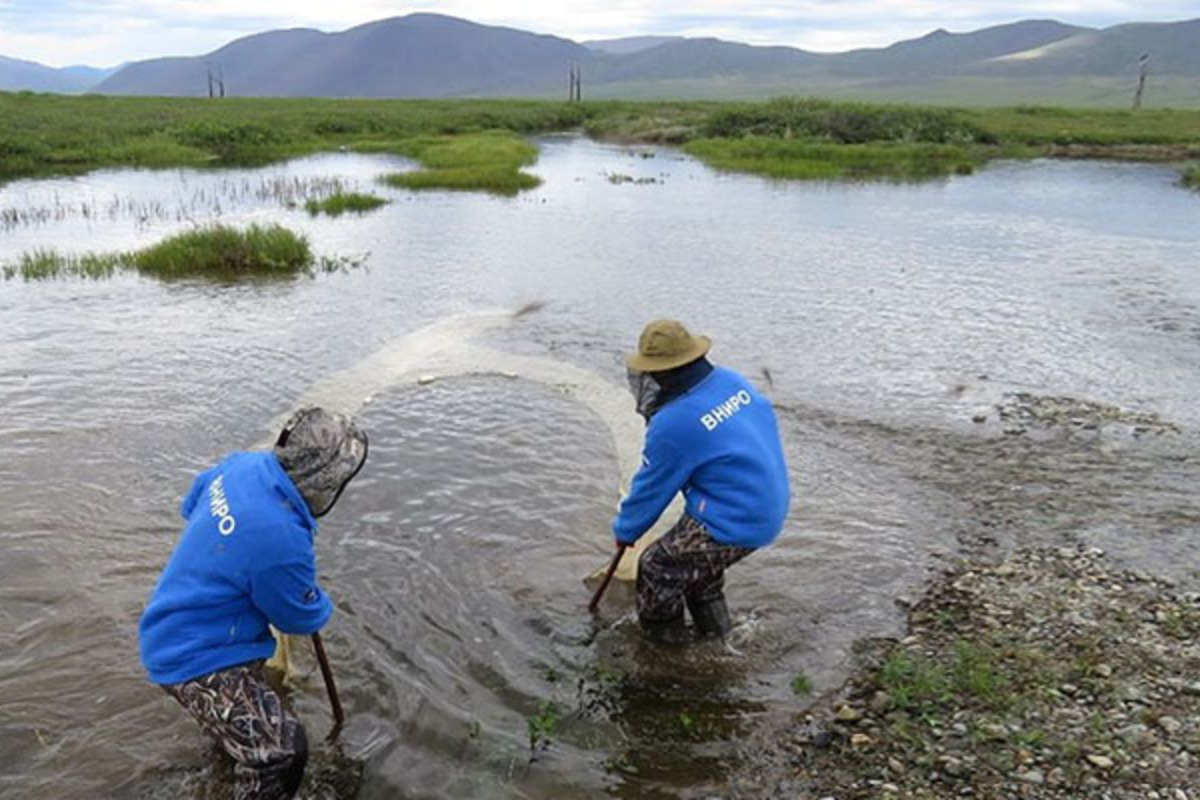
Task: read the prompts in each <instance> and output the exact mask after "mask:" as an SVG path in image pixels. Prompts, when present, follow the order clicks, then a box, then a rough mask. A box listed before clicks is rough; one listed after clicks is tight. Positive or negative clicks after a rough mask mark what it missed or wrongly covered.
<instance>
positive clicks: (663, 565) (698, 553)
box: [637, 514, 754, 622]
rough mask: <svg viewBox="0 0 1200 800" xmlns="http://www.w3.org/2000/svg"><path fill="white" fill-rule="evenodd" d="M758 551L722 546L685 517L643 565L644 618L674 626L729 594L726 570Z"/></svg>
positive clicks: (640, 599)
mask: <svg viewBox="0 0 1200 800" xmlns="http://www.w3.org/2000/svg"><path fill="white" fill-rule="evenodd" d="M753 552H754V550H753V549H751V548H746V547H734V546H732V545H728V544H721V543H720V542H718V541H717V540H716V539H714V538H712V536H710V535H709V533H708V531H707V530H705V528H704V525H703V524H702V523H701V522H699V521H697V520H695V519H693V518H692V517H689V516H688V515H687V514H684V515H683V516H682V517H680V519H679V522H677V523H675V526H674V527H673V528H671V530H669V531H667V532H666V533H664V534H663V535H662V537H661V538H660V539H658V541H656V542H654V543H653V544H651V545H650V546H649V547H647V548H646V551H645V552H644V553H642V557H641V559H640V560H639V561H638V576H637V609H638V618H639V619H642V620H647V621H651V622H668V621H670V620H674V619H682V618H683V606H684V603H685V602H686V603H687V605H688V607H689V608H694V607H695V606H696V605H699V604H703V603H706V602H708V601H710V600H716V599H718V598H720V597H721V596H722V595H723V594H724V590H725V568H726V567H728V566H729V565H731V564H734V563H736V562H738V561H741V560H742V559H743V558H745V557H746V556H748V555H750V554H751V553H753Z"/></svg>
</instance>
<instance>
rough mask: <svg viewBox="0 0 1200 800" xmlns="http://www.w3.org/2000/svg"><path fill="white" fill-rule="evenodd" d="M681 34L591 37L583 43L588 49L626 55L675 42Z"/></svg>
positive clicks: (680, 37)
mask: <svg viewBox="0 0 1200 800" xmlns="http://www.w3.org/2000/svg"><path fill="white" fill-rule="evenodd" d="M682 38H683V37H682V36H627V37H625V38H624V39H593V40H591V41H587V42H584V43H583V46H584V47H586V48H588V49H589V50H595V51H597V52H600V53H611V54H612V55H618V56H621V55H628V54H629V53H636V52H638V51H639V50H649V49H650V48H651V47H658V46H659V45H660V44H666V43H667V42H676V41H679V40H680V39H682Z"/></svg>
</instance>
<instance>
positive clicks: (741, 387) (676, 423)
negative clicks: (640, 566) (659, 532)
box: [613, 367, 790, 547]
mask: <svg viewBox="0 0 1200 800" xmlns="http://www.w3.org/2000/svg"><path fill="white" fill-rule="evenodd" d="M680 490H682V491H683V493H684V497H685V498H686V504H685V508H686V511H687V513H688V514H689V515H690V516H692V517H694V518H695V519H697V520H699V521H700V522H702V523H704V526H705V527H706V528H707V529H708V532H709V533H710V534H711V535H712V537H713V538H714V539H716V540H717V541H719V542H721V543H723V544H730V545H735V546H737V547H764V546H766V545H768V544H770V543H771V542H773V541H775V537H776V536H778V535H779V531H780V530H781V529H782V528H783V520H784V518H785V517H787V512H788V502H789V499H790V498H789V489H788V472H787V464H786V463H785V461H784V458H783V447H782V445H781V443H780V441H779V428H778V425H777V424H776V422H775V412H774V410H773V409H772V408H771V404H770V401H768V400H767V399H766V398H765V397H763V396H762V395H761V394H759V393H758V391H756V390H755V388H754V387H753V386H751V385H750V383H749V382H748V381H747V380H746V379H745V378H743V377H742V376H741V375H739V374H737V373H736V372H734V371H733V370H730V369H723V368H721V367H717V368H716V369H714V370H713V371H712V372H711V373H710V374H709V375H708V377H706V378H704V379H703V380H702V381H700V383H698V384H696V385H695V386H693V387H692V388H691V389H690V390H688V391H687V392H686V393H684V394H683V395H680V396H679V397H677V398H675V399H674V400H671V401H670V402H668V403H667V404H666V405H664V406H663V407H662V408H660V409H659V410H658V411H657V412H656V413H655V414H654V416H652V417H651V418H650V423H649V424H648V425H647V426H646V443H645V447H644V448H643V451H642V467H641V469H639V470H638V472H637V475H635V476H634V478H633V485H632V486H631V487H630V489H629V495H628V496H627V497H626V498H625V500H624V501H622V503H621V510H620V512H619V513H618V514H617V518H616V519H615V520H613V533H614V534H615V535H616V537H617V541H620V542H626V543H629V544H632V543H633V542H636V541H637V540H638V538H639V537H640V536H641V535H642V534H643V533H645V532H646V531H647V530H648V529H649V528H650V526H651V525H653V524H654V522H655V520H657V519H658V517H659V515H660V514H662V512H663V510H664V509H665V508H666V507H667V505H668V504H670V502H671V498H673V497H674V496H675V493H676V492H678V491H680Z"/></svg>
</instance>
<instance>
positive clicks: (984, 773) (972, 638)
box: [731, 547, 1200, 800]
mask: <svg viewBox="0 0 1200 800" xmlns="http://www.w3.org/2000/svg"><path fill="white" fill-rule="evenodd" d="M908 622H909V626H908V634H907V635H906V636H905V637H904V638H903V639H900V640H886V641H874V642H868V643H865V644H864V645H863V647H862V648H861V651H860V653H859V666H858V668H857V669H856V670H855V672H854V673H853V676H852V677H851V679H850V681H849V682H848V683H847V684H846V686H845V687H844V689H843V690H842V691H841V692H839V693H838V694H837V696H836V697H827V698H824V699H823V700H822V701H820V702H818V703H817V705H816V706H815V707H814V708H813V709H812V711H811V712H810V714H809V716H808V719H807V724H802V725H800V726H798V728H797V729H796V730H794V731H793V732H791V734H789V735H788V736H785V737H783V739H782V740H776V742H774V743H773V744H772V745H771V752H770V754H766V753H763V752H761V751H760V753H759V756H758V758H757V761H758V766H757V767H756V768H755V769H754V772H753V773H747V774H745V775H744V776H742V777H741V778H740V779H739V780H736V781H735V782H734V783H733V786H732V787H731V788H732V789H733V791H734V792H735V796H739V797H789V798H810V797H811V798H817V799H820V800H825V799H826V798H836V800H852V799H858V798H962V797H972V798H997V799H998V798H1014V797H1015V798H1056V799H1058V798H1097V799H1106V800H1108V799H1111V800H1126V799H1128V800H1133V799H1134V798H1137V799H1138V800H1198V799H1200V595H1197V594H1195V593H1186V592H1181V591H1179V590H1178V589H1177V587H1176V585H1175V584H1173V583H1172V582H1170V581H1167V580H1163V579H1159V578H1155V577H1152V576H1150V575H1147V574H1144V573H1140V572H1131V571H1128V570H1123V569H1120V568H1116V567H1114V566H1113V565H1112V564H1110V563H1109V562H1108V561H1107V560H1106V558H1105V556H1104V554H1103V552H1102V551H1100V550H1098V549H1094V548H1090V549H1089V548H1084V547H1071V548H1036V549H1025V550H1021V551H1019V552H1017V553H1014V554H1013V555H1012V556H1010V557H1009V558H1008V559H1007V560H1006V561H1004V562H1002V563H999V564H981V563H968V564H962V565H960V566H958V567H957V568H955V569H953V570H952V571H950V572H949V573H947V574H946V575H945V576H943V578H942V579H940V580H938V581H936V582H935V583H934V584H933V586H932V587H931V589H930V590H929V591H928V592H927V593H926V595H925V596H924V598H923V599H922V600H921V601H920V602H919V603H917V604H916V605H914V606H913V607H912V608H910V609H909V619H908ZM764 763H765V764H770V765H771V767H770V768H768V769H764V768H762V767H763V764H764Z"/></svg>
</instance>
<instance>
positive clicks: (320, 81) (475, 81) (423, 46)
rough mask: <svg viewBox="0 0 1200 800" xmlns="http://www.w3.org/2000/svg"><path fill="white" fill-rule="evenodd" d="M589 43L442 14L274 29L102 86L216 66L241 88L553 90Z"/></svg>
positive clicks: (162, 90) (109, 90) (146, 82)
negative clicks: (334, 29) (329, 29)
mask: <svg viewBox="0 0 1200 800" xmlns="http://www.w3.org/2000/svg"><path fill="white" fill-rule="evenodd" d="M590 56H591V51H589V50H588V49H587V48H586V47H584V46H583V45H580V44H576V43H575V42H571V41H568V40H566V39H559V38H556V37H553V36H540V35H537V34H532V33H527V32H525V31H518V30H513V29H511V28H497V27H489V26H485V25H477V24H475V23H473V22H467V21H466V20H460V19H455V18H453V17H445V16H440V15H437V14H412V15H409V16H406V17H396V18H392V19H385V20H380V21H378V22H371V23H368V24H366V25H360V26H358V27H356V28H351V29H350V30H348V31H343V32H341V33H321V32H319V31H314V30H290V31H274V32H270V33H263V34H259V35H256V36H248V37H246V38H244V39H238V40H237V41H235V42H232V43H231V44H228V45H226V46H225V47H222V48H221V49H220V50H217V51H215V52H213V53H209V54H208V55H205V56H199V57H196V58H167V59H158V60H155V61H143V62H139V63H137V64H131V65H129V66H128V67H126V68H125V69H123V70H121V71H120V72H118V73H117V74H116V75H114V76H112V77H111V78H109V79H108V80H106V81H104V82H102V83H101V84H100V85H99V86H97V87H96V88H95V91H96V92H99V93H102V94H152V95H204V94H207V92H208V72H209V69H210V66H211V67H212V69H214V70H219V71H220V73H221V75H222V76H223V78H224V82H225V88H226V91H227V93H229V94H234V95H239V96H247V95H249V96H280V97H288V96H320V97H463V96H471V97H484V96H502V95H536V94H545V93H548V92H551V91H553V90H555V89H557V88H558V87H559V86H564V85H565V84H566V75H567V65H568V64H569V63H570V62H571V61H582V60H586V59H587V58H589V57H590Z"/></svg>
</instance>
